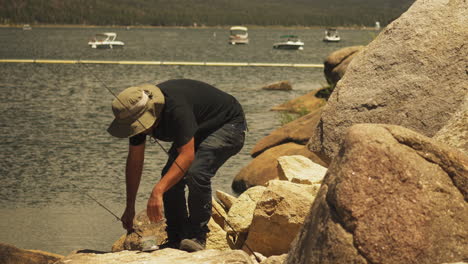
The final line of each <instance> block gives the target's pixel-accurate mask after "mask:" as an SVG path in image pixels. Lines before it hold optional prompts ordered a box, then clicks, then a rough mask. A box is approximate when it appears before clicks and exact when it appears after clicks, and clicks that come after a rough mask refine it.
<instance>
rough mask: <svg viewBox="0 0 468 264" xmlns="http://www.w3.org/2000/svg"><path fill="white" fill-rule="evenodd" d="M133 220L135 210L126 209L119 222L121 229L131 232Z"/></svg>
mask: <svg viewBox="0 0 468 264" xmlns="http://www.w3.org/2000/svg"><path fill="white" fill-rule="evenodd" d="M133 218H135V209H133V208H128V207H126V208H125V212H124V213H123V215H122V217H121V220H122V226H123V228H125V229H127V231H128V232H132V231H133Z"/></svg>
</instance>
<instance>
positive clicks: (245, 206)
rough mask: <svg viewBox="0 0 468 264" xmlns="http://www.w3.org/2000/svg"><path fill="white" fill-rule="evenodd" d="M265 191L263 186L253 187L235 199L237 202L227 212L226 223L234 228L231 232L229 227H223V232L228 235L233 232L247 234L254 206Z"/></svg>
mask: <svg viewBox="0 0 468 264" xmlns="http://www.w3.org/2000/svg"><path fill="white" fill-rule="evenodd" d="M265 189H266V188H265V187H264V186H255V187H252V188H250V189H248V190H247V191H245V192H244V193H242V194H241V195H240V196H239V197H238V198H237V201H236V202H235V203H234V204H233V205H232V207H231V209H230V210H229V212H228V222H229V224H230V225H231V226H232V227H233V228H234V230H232V229H231V227H230V226H226V227H225V230H226V231H227V232H228V233H229V234H232V233H234V232H237V233H247V232H248V231H249V227H250V223H251V222H252V217H253V212H254V210H255V206H256V204H257V201H258V200H259V199H260V197H261V196H262V194H263V191H264V190H265Z"/></svg>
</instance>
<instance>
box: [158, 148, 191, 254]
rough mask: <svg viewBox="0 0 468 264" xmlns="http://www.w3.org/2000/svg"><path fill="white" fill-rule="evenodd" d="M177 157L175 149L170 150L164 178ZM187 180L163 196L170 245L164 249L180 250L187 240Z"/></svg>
mask: <svg viewBox="0 0 468 264" xmlns="http://www.w3.org/2000/svg"><path fill="white" fill-rule="evenodd" d="M176 157H177V151H176V150H175V148H171V149H170V150H169V158H168V160H167V163H166V165H165V166H164V168H163V170H162V172H161V174H162V176H164V175H165V174H166V172H167V171H168V170H169V168H170V167H171V165H172V163H173V162H174V160H175V159H176ZM185 184H186V182H185V179H181V180H180V181H179V182H178V183H177V184H176V185H174V186H172V188H170V189H169V190H167V191H166V192H165V193H164V195H163V201H164V215H165V217H166V225H167V227H166V232H167V238H168V243H166V244H164V246H163V247H171V248H177V249H178V248H179V244H180V241H181V240H182V239H184V238H185V229H186V226H187V224H188V214H187V205H186V199H185Z"/></svg>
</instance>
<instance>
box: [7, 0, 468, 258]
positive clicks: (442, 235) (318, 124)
mask: <svg viewBox="0 0 468 264" xmlns="http://www.w3.org/2000/svg"><path fill="white" fill-rule="evenodd" d="M467 25H468V6H467V4H466V1H465V0H450V1H446V0H421V1H416V2H415V3H414V4H413V6H412V7H411V8H410V9H409V10H408V11H407V12H406V13H404V14H403V15H402V16H401V17H400V18H398V19H397V20H395V21H394V22H393V23H391V24H390V25H389V26H388V27H387V28H386V29H384V30H383V31H382V32H381V33H380V34H379V36H378V37H377V38H376V39H375V40H374V41H373V42H371V43H370V44H369V45H368V46H366V47H349V48H345V49H342V50H338V51H336V52H334V53H332V54H330V56H328V58H327V59H326V61H325V62H324V65H325V72H324V74H325V78H326V80H327V81H328V82H329V83H330V84H331V86H332V87H334V90H333V92H332V93H331V96H330V97H329V99H328V101H326V100H325V99H323V98H317V97H316V96H315V94H316V93H317V91H311V92H310V93H309V94H306V95H305V96H303V97H302V98H298V99H295V100H293V101H291V102H286V103H285V104H283V105H280V106H277V107H275V108H274V109H273V110H276V111H292V112H294V111H297V110H298V109H303V108H306V109H307V110H308V114H307V115H305V116H302V117H301V118H299V119H296V120H295V121H293V122H290V123H288V124H286V125H284V126H282V127H280V128H278V129H277V130H275V131H273V132H271V134H270V135H268V136H266V137H265V138H263V139H261V140H260V141H258V142H257V144H256V146H255V147H254V148H253V149H252V150H251V155H252V161H251V162H250V163H249V164H248V165H247V166H246V167H244V168H243V169H242V170H241V171H240V172H239V173H238V175H236V176H235V178H234V179H233V182H232V187H233V189H234V190H236V191H238V192H240V193H241V194H240V195H239V196H238V197H234V196H232V195H229V194H227V193H223V192H220V191H217V192H216V197H213V218H212V220H211V221H210V222H209V228H210V230H211V232H210V233H209V236H208V241H207V249H206V250H204V251H199V252H195V253H187V252H184V251H180V250H175V249H163V250H157V251H154V252H151V253H146V252H141V251H139V250H141V241H140V237H139V236H138V235H136V234H135V233H133V234H129V235H126V234H125V235H123V236H122V237H121V238H120V239H119V240H118V241H116V242H115V244H114V245H113V246H112V247H111V245H109V248H110V251H109V252H98V251H93V250H89V249H88V250H84V249H80V250H77V251H75V252H72V253H70V254H69V255H68V256H60V255H55V254H51V253H47V252H41V251H34V250H24V249H18V248H16V247H14V246H11V245H6V244H0V264H1V263H12V264H17V263H18V264H19V263H31V264H40V263H47V264H52V263H55V264H65V263H66V264H84V263H126V264H127V263H158V264H161V263H170V264H174V263H200V264H201V263H252V264H253V263H262V264H279V263H285V264H313V263H362V264H371V263H372V264H386V263H389V264H390V263H391V264H394V263H421V264H426V263H427V264H429V263H430V264H439V263H468V204H467V202H468V112H467V111H468V72H467V68H466V67H467V65H468V49H467V47H466V40H467V37H468V30H467ZM271 89H276V88H271ZM287 89H292V88H290V87H288V88H287ZM164 225H165V224H164V222H161V223H158V224H152V223H150V222H149V220H148V218H147V216H146V214H145V212H141V213H140V214H138V215H137V217H136V218H135V226H137V232H138V233H140V234H142V235H143V236H147V235H152V236H155V238H156V240H157V242H162V241H164V239H165V232H164V227H165V226H164ZM111 248H112V249H111Z"/></svg>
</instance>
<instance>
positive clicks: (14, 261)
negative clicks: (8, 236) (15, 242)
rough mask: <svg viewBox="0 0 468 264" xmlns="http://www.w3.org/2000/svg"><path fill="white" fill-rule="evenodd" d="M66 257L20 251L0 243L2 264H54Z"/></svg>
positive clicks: (42, 252) (34, 251) (36, 251)
mask: <svg viewBox="0 0 468 264" xmlns="http://www.w3.org/2000/svg"><path fill="white" fill-rule="evenodd" d="M63 257H64V256H62V255H58V254H54V253H50V252H45V251H40V250H26V249H20V248H17V247H15V246H12V245H8V244H4V243H0V263H5V264H52V263H55V262H57V261H59V260H60V259H62V258H63Z"/></svg>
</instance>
